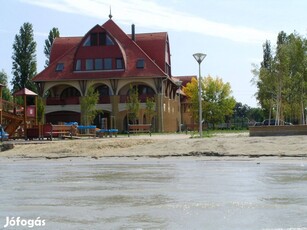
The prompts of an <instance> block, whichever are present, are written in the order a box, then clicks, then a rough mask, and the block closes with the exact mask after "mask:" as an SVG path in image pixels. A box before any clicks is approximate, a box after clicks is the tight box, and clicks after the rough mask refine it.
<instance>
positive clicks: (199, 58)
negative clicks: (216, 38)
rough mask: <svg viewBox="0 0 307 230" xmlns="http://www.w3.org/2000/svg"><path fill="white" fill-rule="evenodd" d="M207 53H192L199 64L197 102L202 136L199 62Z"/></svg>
mask: <svg viewBox="0 0 307 230" xmlns="http://www.w3.org/2000/svg"><path fill="white" fill-rule="evenodd" d="M206 56H207V55H206V54H203V53H195V54H193V57H194V58H195V60H196V61H197V62H198V66H199V77H198V103H199V108H198V110H199V111H198V112H199V116H198V117H199V136H200V137H202V136H203V130H202V120H203V119H202V105H201V72H200V64H201V62H202V61H203V60H204V59H205V57H206Z"/></svg>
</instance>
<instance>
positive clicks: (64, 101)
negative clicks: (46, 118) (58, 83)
mask: <svg viewBox="0 0 307 230" xmlns="http://www.w3.org/2000/svg"><path fill="white" fill-rule="evenodd" d="M147 98H153V99H154V94H142V95H140V96H139V100H140V101H141V103H145V102H146V100H147ZM119 100H120V103H127V101H128V96H127V95H120V99H119ZM110 103H111V97H110V96H100V97H99V100H98V104H110ZM79 104H80V97H67V98H59V97H48V98H47V99H46V105H79Z"/></svg>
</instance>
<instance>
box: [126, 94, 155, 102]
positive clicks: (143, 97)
mask: <svg viewBox="0 0 307 230" xmlns="http://www.w3.org/2000/svg"><path fill="white" fill-rule="evenodd" d="M128 97H129V96H127V95H120V103H127V102H128ZM147 98H152V99H154V98H155V97H154V94H141V95H139V100H140V102H141V103H145V102H146V100H147Z"/></svg>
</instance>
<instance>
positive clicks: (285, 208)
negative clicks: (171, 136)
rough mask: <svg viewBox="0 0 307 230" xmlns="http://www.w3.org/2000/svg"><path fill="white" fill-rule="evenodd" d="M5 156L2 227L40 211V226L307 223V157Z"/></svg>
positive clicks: (284, 225)
mask: <svg viewBox="0 0 307 230" xmlns="http://www.w3.org/2000/svg"><path fill="white" fill-rule="evenodd" d="M0 163H1V164H0V183H1V187H0V200H1V204H0V228H3V226H4V225H5V224H6V217H10V218H11V217H14V218H15V219H16V218H17V217H20V218H21V219H25V220H28V219H37V218H38V217H40V220H45V223H46V224H45V226H44V227H39V226H36V227H35V228H34V229H307V164H306V161H301V162H300V161H295V162H289V163H285V162H275V163H274V162H272V161H262V162H261V163H260V164H257V162H256V161H223V162H221V161H205V160H202V158H182V159H180V158H177V159H142V158H139V159H137V160H136V159H131V160H129V159H99V160H94V159H93V160H92V159H71V160H67V159H66V160H3V159H2V160H0ZM24 223H25V222H24ZM6 229H29V228H28V227H23V228H22V227H18V228H17V227H16V226H14V227H12V226H9V227H7V228H6Z"/></svg>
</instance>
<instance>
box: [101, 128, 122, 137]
mask: <svg viewBox="0 0 307 230" xmlns="http://www.w3.org/2000/svg"><path fill="white" fill-rule="evenodd" d="M96 133H97V136H98V137H107V136H108V135H109V137H112V136H113V135H114V136H115V137H117V133H118V129H100V130H98V131H97V132H96Z"/></svg>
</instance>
